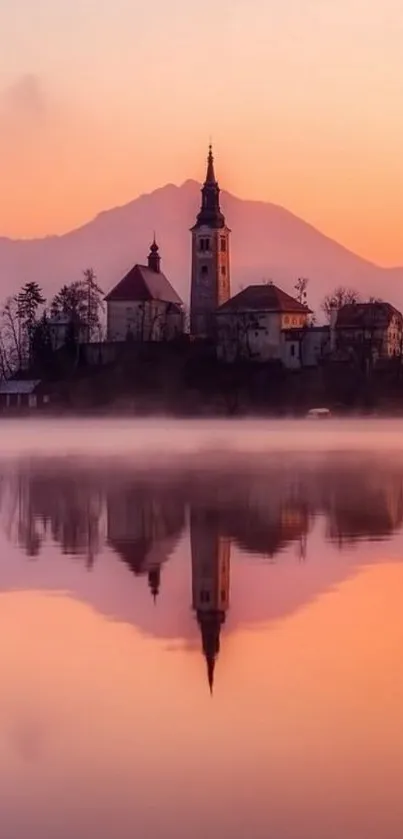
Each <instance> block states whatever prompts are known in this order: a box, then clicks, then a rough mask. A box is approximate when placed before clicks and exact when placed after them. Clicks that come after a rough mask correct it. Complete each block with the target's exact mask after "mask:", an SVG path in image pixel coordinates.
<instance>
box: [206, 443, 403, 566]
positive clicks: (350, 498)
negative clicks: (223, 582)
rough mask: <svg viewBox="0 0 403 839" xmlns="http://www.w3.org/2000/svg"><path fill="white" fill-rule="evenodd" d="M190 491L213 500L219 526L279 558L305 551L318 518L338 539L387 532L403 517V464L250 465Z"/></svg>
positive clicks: (336, 460) (250, 547) (253, 549)
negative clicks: (284, 553) (288, 549)
mask: <svg viewBox="0 0 403 839" xmlns="http://www.w3.org/2000/svg"><path fill="white" fill-rule="evenodd" d="M190 494H191V498H192V499H193V501H192V503H193V502H195V503H201V502H202V499H203V497H204V498H208V499H209V503H210V506H211V507H212V508H214V510H215V514H216V516H218V517H219V529H220V533H221V534H222V535H225V536H228V537H229V538H230V539H231V540H232V541H234V542H236V543H237V544H238V545H239V547H240V548H241V549H242V550H244V551H246V552H249V553H257V554H260V555H262V556H269V557H274V556H276V555H277V554H278V553H280V552H281V551H282V550H283V549H285V548H286V547H287V546H289V545H291V544H296V545H297V546H298V548H299V552H300V554H301V555H303V554H304V552H305V544H306V538H307V534H308V533H309V530H310V527H311V523H312V521H313V520H314V519H315V518H317V517H323V518H324V519H325V521H326V536H327V538H328V539H329V540H331V541H335V542H337V543H338V544H339V545H340V546H342V545H343V544H350V543H351V542H354V541H357V540H358V539H364V538H366V539H385V538H387V537H388V536H390V535H391V534H392V533H393V532H394V531H395V530H396V529H397V528H398V527H399V526H400V525H401V524H402V521H403V466H400V465H398V464H393V462H391V461H382V462H380V461H379V460H378V459H376V458H373V459H371V458H370V459H369V460H368V458H367V459H366V460H365V461H363V460H353V459H351V458H350V459H348V458H344V459H343V458H340V456H339V455H338V456H334V457H333V456H329V457H327V458H323V459H322V460H321V461H316V462H313V463H311V462H310V461H309V460H299V461H298V460H294V461H292V460H291V461H290V462H289V463H287V462H286V463H284V464H281V465H280V464H276V465H274V464H270V463H269V464H268V466H267V468H266V469H262V467H261V466H259V467H257V468H256V471H254V470H253V469H251V468H249V469H248V470H246V471H245V472H244V474H237V476H236V478H234V476H233V475H232V474H231V473H230V472H229V473H228V474H226V475H225V474H222V475H221V476H220V477H218V478H217V477H207V478H205V479H204V480H203V479H200V480H198V481H197V482H194V484H193V485H192V486H191V489H190ZM197 499H199V501H198V500H197Z"/></svg>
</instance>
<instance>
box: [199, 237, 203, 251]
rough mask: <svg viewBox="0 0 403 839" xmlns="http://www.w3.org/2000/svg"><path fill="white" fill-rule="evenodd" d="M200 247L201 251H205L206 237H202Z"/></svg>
mask: <svg viewBox="0 0 403 839" xmlns="http://www.w3.org/2000/svg"><path fill="white" fill-rule="evenodd" d="M199 248H200V250H201V251H204V239H200V241H199Z"/></svg>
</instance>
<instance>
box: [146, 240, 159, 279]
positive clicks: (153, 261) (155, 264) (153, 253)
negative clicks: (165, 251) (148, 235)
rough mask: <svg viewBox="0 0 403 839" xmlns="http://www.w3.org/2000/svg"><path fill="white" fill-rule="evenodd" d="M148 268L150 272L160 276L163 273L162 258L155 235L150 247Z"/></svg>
mask: <svg viewBox="0 0 403 839" xmlns="http://www.w3.org/2000/svg"><path fill="white" fill-rule="evenodd" d="M148 267H149V269H150V271H155V273H156V274H159V273H160V271H161V257H160V254H159V248H158V245H157V242H156V241H155V233H154V239H153V242H152V245H151V247H150V253H149V254H148Z"/></svg>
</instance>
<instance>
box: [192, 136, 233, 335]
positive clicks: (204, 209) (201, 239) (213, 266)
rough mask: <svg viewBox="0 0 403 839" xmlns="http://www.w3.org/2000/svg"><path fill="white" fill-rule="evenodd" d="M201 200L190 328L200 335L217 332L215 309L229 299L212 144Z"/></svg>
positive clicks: (225, 246)
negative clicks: (215, 330)
mask: <svg viewBox="0 0 403 839" xmlns="http://www.w3.org/2000/svg"><path fill="white" fill-rule="evenodd" d="M201 192H202V203H201V208H200V212H199V214H198V216H197V219H196V224H195V225H194V227H192V229H191V233H192V283H191V294H190V331H191V334H192V335H194V336H196V337H199V338H207V337H210V336H211V335H212V334H213V332H214V320H215V311H216V309H217V308H218V306H221V304H222V303H225V302H226V301H227V300H229V298H230V288H231V286H230V258H229V257H230V254H229V238H230V232H231V231H230V230H229V228H228V227H227V225H226V223H225V218H224V215H223V213H222V212H221V209H220V188H219V186H218V183H217V180H216V177H215V172H214V158H213V150H212V147H211V146H210V147H209V153H208V158H207V174H206V180H205V182H204V184H203V187H202V191H201Z"/></svg>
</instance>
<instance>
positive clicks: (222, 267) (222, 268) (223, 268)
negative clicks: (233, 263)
mask: <svg viewBox="0 0 403 839" xmlns="http://www.w3.org/2000/svg"><path fill="white" fill-rule="evenodd" d="M221 273H222V275H223V277H225V275H226V273H227V272H226V270H225V265H221Z"/></svg>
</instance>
